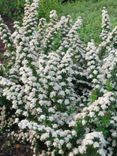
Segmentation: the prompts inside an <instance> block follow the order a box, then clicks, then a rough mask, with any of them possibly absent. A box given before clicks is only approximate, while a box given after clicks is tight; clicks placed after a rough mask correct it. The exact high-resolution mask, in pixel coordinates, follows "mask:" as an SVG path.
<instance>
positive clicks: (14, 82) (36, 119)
mask: <svg viewBox="0 0 117 156" xmlns="http://www.w3.org/2000/svg"><path fill="white" fill-rule="evenodd" d="M37 9H38V0H33V3H31V4H30V2H29V1H28V0H27V1H26V4H25V9H24V18H23V22H22V25H20V23H18V22H14V28H15V31H14V33H13V34H11V32H10V30H9V29H8V27H7V26H6V25H5V24H4V22H3V21H2V19H1V18H0V36H1V39H2V40H3V43H4V44H5V49H6V52H5V57H4V58H5V59H4V61H3V63H4V64H3V65H2V68H1V69H2V76H0V87H1V88H0V105H1V107H0V110H1V113H0V120H1V123H0V132H1V133H7V134H8V136H9V137H10V138H11V139H12V140H13V142H15V141H16V142H23V143H29V144H30V146H31V149H32V150H33V155H34V156H37V155H40V156H47V155H48V156H49V155H51V156H59V155H60V156H67V155H68V156H81V155H83V156H85V155H87V156H88V155H92V156H94V155H95V156H98V155H100V156H115V155H116V154H117V151H116V146H117V145H116V143H117V112H116V111H117V99H116V96H117V89H116V88H117V74H116V71H117V65H116V64H117V59H116V56H117V28H114V29H113V30H111V28H110V21H109V16H108V13H107V10H106V8H104V9H103V11H102V32H101V35H100V36H101V37H102V42H101V43H100V44H99V45H98V46H96V45H95V43H94V41H93V40H91V42H89V43H88V45H86V44H85V43H83V42H82V41H81V40H80V37H79V35H78V30H79V29H80V27H81V25H82V19H81V17H79V18H78V19H77V21H76V22H75V23H73V22H72V20H71V17H70V16H62V17H61V18H59V17H58V16H57V13H56V11H54V10H53V11H51V12H50V20H49V22H47V21H46V19H44V18H41V19H39V21H38V19H37Z"/></svg>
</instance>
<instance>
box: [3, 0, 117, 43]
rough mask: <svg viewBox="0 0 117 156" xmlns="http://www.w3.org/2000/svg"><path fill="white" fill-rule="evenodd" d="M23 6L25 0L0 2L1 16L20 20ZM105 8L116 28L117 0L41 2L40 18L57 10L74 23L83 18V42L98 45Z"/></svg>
mask: <svg viewBox="0 0 117 156" xmlns="http://www.w3.org/2000/svg"><path fill="white" fill-rule="evenodd" d="M59 1H60V0H59ZM6 2H7V3H6ZM8 2H9V3H8ZM23 4H24V0H0V8H1V10H0V14H1V13H3V14H7V15H8V16H10V17H11V18H13V19H15V20H20V19H21V16H22V14H23V13H22V8H23ZM104 6H106V7H107V9H108V12H109V15H110V19H111V23H112V27H114V26H115V25H117V9H116V7H117V1H116V0H76V2H72V3H65V4H60V2H58V1H57V0H41V4H40V8H39V17H45V18H47V19H48V15H49V12H50V10H52V9H54V10H57V12H58V15H59V16H62V15H67V14H69V15H71V16H72V18H73V21H75V19H77V17H78V16H81V17H82V18H83V26H82V28H81V30H80V36H81V38H82V40H84V41H85V42H88V41H90V40H91V39H92V38H93V39H94V40H95V42H96V43H98V42H99V41H100V38H99V34H100V32H101V10H102V8H103V7H104ZM11 10H12V11H11ZM20 15H21V16H20Z"/></svg>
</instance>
